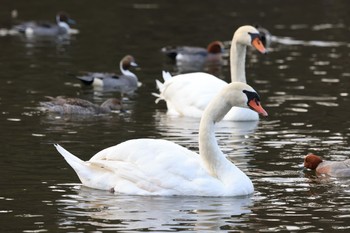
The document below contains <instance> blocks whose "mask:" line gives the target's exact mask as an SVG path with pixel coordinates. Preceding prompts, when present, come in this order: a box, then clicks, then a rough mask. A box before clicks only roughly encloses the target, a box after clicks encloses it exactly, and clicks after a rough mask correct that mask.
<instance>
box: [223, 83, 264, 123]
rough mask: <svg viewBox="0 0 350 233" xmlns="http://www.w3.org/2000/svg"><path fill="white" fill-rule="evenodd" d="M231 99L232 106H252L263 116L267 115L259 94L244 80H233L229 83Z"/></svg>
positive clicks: (251, 107)
mask: <svg viewBox="0 0 350 233" xmlns="http://www.w3.org/2000/svg"><path fill="white" fill-rule="evenodd" d="M228 89H229V93H230V94H229V95H230V96H229V98H228V99H229V101H230V104H231V105H232V106H237V107H243V108H250V109H252V110H253V111H255V112H257V113H259V114H260V115H262V116H267V115H268V114H267V112H266V111H265V109H264V108H263V107H262V106H261V104H260V96H259V94H258V93H257V92H256V91H255V90H254V89H253V88H252V87H251V86H249V85H248V84H245V83H242V82H232V83H230V84H229V85H228Z"/></svg>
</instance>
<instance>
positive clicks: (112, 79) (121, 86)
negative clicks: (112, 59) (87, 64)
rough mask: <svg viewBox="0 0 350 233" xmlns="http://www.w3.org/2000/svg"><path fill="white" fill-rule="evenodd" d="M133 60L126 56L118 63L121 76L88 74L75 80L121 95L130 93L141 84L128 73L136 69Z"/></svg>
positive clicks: (132, 74) (133, 75)
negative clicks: (131, 69)
mask: <svg viewBox="0 0 350 233" xmlns="http://www.w3.org/2000/svg"><path fill="white" fill-rule="evenodd" d="M136 66H137V64H136V62H135V58H134V57H133V56H131V55H126V56H125V57H123V58H122V60H121V61H120V63H119V67H120V71H121V74H118V75H117V74H114V73H96V72H88V73H86V74H84V75H82V76H78V77H77V78H78V79H79V80H80V81H82V82H83V83H84V84H86V85H92V86H94V87H100V88H103V89H112V90H115V91H119V92H121V93H132V92H134V91H135V90H136V89H137V88H138V87H140V86H141V85H142V84H141V83H140V82H139V81H138V79H137V77H136V75H135V74H134V73H132V72H131V71H130V68H131V67H136Z"/></svg>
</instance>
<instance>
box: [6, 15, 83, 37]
mask: <svg viewBox="0 0 350 233" xmlns="http://www.w3.org/2000/svg"><path fill="white" fill-rule="evenodd" d="M71 24H75V21H74V20H72V19H70V18H69V16H68V14H67V13H65V12H59V13H58V14H57V15H56V24H53V23H50V22H36V21H30V22H24V23H21V24H18V25H16V26H14V27H13V28H12V30H13V31H17V32H18V33H23V34H25V35H26V36H60V35H67V34H72V33H77V30H76V29H74V30H73V29H71V28H70V25H71Z"/></svg>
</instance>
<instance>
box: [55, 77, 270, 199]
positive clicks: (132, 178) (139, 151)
mask: <svg viewBox="0 0 350 233" xmlns="http://www.w3.org/2000/svg"><path fill="white" fill-rule="evenodd" d="M232 106H239V107H243V108H251V109H253V110H254V111H257V112H258V113H260V114H262V115H263V116H267V113H266V111H265V110H264V109H263V108H262V106H261V104H260V98H259V95H258V94H257V93H256V92H255V90H254V89H253V88H252V87H250V86H249V85H247V84H245V83H241V82H233V83H230V84H228V85H226V86H225V87H224V88H222V90H220V92H219V93H218V94H217V95H216V96H215V98H213V99H212V100H211V102H210V104H209V105H208V106H207V107H206V109H205V111H204V113H203V117H202V119H201V122H200V127H199V154H197V153H195V152H193V151H190V150H189V149H187V148H185V147H182V146H180V145H178V144H176V143H173V142H171V141H167V140H163V139H147V138H142V139H132V140H128V141H125V142H123V143H120V144H118V145H116V146H112V147H109V148H106V149H104V150H102V151H100V152H98V153H97V154H96V155H94V156H93V157H92V158H91V159H90V160H89V161H82V160H80V159H79V158H77V157H76V156H74V155H73V154H71V153H70V152H68V151H67V150H65V149H64V148H63V147H61V146H60V145H55V146H56V149H57V150H58V152H59V153H60V154H61V155H62V156H63V157H64V159H65V160H66V161H67V162H68V164H69V165H70V166H71V167H72V168H73V169H74V170H75V172H76V173H77V175H78V177H79V179H80V181H81V182H82V184H83V185H84V186H87V187H90V188H95V189H101V190H111V191H113V192H116V193H119V194H129V195H166V196H169V195H183V196H242V195H248V194H251V193H253V192H254V186H253V184H252V182H251V180H250V179H249V178H248V176H247V175H246V174H244V172H242V171H241V170H240V169H239V168H238V167H236V166H235V165H234V164H233V163H232V162H231V161H230V160H228V159H227V157H226V155H225V154H224V153H223V152H222V151H221V150H220V148H219V145H218V143H217V140H216V138H215V132H214V129H215V124H216V123H217V122H218V121H220V120H221V119H222V118H223V117H224V116H225V114H226V113H227V112H228V111H229V110H230V109H231V107H232Z"/></svg>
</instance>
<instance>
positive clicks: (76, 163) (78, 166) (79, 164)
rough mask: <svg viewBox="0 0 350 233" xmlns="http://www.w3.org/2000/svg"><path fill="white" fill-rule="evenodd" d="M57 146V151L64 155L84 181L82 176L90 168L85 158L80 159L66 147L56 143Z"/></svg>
mask: <svg viewBox="0 0 350 233" xmlns="http://www.w3.org/2000/svg"><path fill="white" fill-rule="evenodd" d="M54 146H55V147H56V149H57V151H58V152H59V153H60V154H61V155H62V156H63V158H64V159H65V160H66V161H67V163H68V164H69V165H70V166H71V167H72V168H73V169H74V171H75V172H76V173H77V175H78V176H79V178H80V181H82V182H83V180H82V178H83V177H84V174H85V173H87V172H88V171H89V170H90V168H89V166H88V165H87V164H86V162H84V161H83V160H81V159H79V158H78V157H76V156H75V155H73V154H72V153H70V152H69V151H67V150H66V149H64V148H63V147H62V146H60V145H58V144H54Z"/></svg>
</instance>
